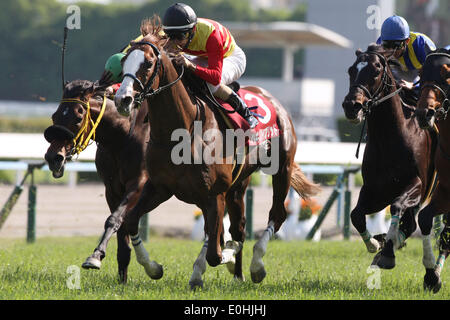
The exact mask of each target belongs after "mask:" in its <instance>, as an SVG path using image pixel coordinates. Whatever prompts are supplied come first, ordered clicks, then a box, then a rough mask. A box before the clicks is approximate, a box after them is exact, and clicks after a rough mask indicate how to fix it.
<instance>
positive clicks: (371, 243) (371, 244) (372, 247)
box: [360, 230, 380, 253]
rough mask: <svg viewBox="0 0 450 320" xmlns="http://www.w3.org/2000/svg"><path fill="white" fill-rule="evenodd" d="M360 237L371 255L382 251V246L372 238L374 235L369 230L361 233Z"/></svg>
mask: <svg viewBox="0 0 450 320" xmlns="http://www.w3.org/2000/svg"><path fill="white" fill-rule="evenodd" d="M360 235H361V238H362V239H363V241H364V244H365V245H366V248H367V251H369V252H370V253H375V252H377V251H378V250H380V244H379V243H378V241H377V240H376V239H374V238H372V235H371V234H370V233H369V231H368V230H366V231H364V232H363V233H360Z"/></svg>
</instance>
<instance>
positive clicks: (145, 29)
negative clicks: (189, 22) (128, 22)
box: [140, 14, 164, 41]
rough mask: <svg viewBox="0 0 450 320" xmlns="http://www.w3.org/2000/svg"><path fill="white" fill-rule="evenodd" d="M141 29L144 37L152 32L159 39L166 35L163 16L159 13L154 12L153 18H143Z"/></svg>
mask: <svg viewBox="0 0 450 320" xmlns="http://www.w3.org/2000/svg"><path fill="white" fill-rule="evenodd" d="M140 30H141V34H142V35H143V36H144V37H146V36H147V35H149V34H151V35H154V36H155V37H156V38H157V40H158V41H159V40H161V38H163V36H164V33H163V29H162V22H161V18H160V17H159V16H158V15H157V14H154V15H153V16H152V17H151V18H146V19H144V20H142V22H141V28H140Z"/></svg>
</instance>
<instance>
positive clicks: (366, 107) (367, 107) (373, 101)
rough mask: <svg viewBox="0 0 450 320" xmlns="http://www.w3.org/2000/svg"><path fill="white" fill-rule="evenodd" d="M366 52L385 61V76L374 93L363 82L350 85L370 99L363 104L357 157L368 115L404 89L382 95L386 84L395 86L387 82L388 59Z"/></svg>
mask: <svg viewBox="0 0 450 320" xmlns="http://www.w3.org/2000/svg"><path fill="white" fill-rule="evenodd" d="M365 53H366V54H375V55H377V56H378V57H379V58H380V59H381V60H382V61H383V62H384V63H383V64H384V69H383V76H382V78H381V83H380V85H379V86H378V88H377V89H376V90H375V92H374V93H373V94H372V93H370V91H369V89H367V87H365V86H363V85H362V84H359V83H358V84H355V85H352V86H351V87H350V88H354V87H356V88H359V89H361V90H362V91H363V92H364V94H365V95H366V96H367V97H368V100H367V101H365V102H364V104H363V105H362V110H363V116H364V122H363V126H362V129H361V135H360V137H359V141H358V146H357V148H356V154H355V156H356V158H357V159H358V157H359V148H360V146H361V142H362V137H363V135H364V129H365V127H366V121H367V116H368V115H369V114H370V113H371V111H372V108H374V107H377V106H378V105H380V104H381V103H383V102H385V101H386V100H389V99H391V98H392V97H394V96H395V95H397V94H398V93H399V92H400V91H401V90H402V89H403V88H402V87H400V88H398V89H397V90H395V91H394V92H391V93H390V94H388V95H386V96H383V97H380V96H381V95H382V94H383V92H384V89H385V88H386V86H390V87H393V86H394V85H391V84H389V83H387V81H386V80H387V79H389V78H388V76H387V66H388V63H387V61H386V57H385V56H383V55H382V54H380V53H378V52H376V51H366V52H365Z"/></svg>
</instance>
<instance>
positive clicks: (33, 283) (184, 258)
mask: <svg viewBox="0 0 450 320" xmlns="http://www.w3.org/2000/svg"><path fill="white" fill-rule="evenodd" d="M254 243H255V242H254V241H246V242H245V244H244V262H243V266H244V276H245V278H246V280H245V281H244V282H238V281H235V280H233V277H232V276H231V274H229V273H228V271H227V269H226V267H225V266H218V267H215V268H212V267H209V266H208V267H207V270H206V272H205V274H204V276H203V279H204V288H203V289H199V290H196V291H191V290H190V289H189V285H188V281H189V278H190V276H191V273H192V264H193V263H194V261H195V259H196V257H197V255H198V253H199V252H200V249H201V246H202V243H200V242H195V241H189V240H180V239H169V238H159V237H151V238H150V241H149V242H147V243H146V244H145V247H146V248H147V250H148V251H149V254H150V258H151V259H152V260H156V261H157V262H158V263H160V264H162V265H163V266H164V276H163V278H162V279H160V280H151V279H150V278H148V277H147V275H146V274H145V271H144V269H143V268H142V267H141V266H140V265H139V264H138V263H137V262H136V259H135V255H134V252H133V253H132V257H131V263H130V266H129V271H128V283H127V284H126V285H121V284H119V283H118V277H117V262H116V241H115V238H113V239H112V240H111V242H110V245H109V247H108V250H107V256H106V258H105V259H104V260H103V265H102V268H101V270H84V269H81V264H82V263H83V262H84V260H85V258H86V257H88V256H89V255H90V254H91V252H92V251H93V249H94V248H95V246H96V245H97V239H96V238H93V237H89V238H86V237H74V238H38V240H37V241H36V243H34V244H27V243H26V242H25V240H22V239H15V240H11V239H0V261H1V265H0V299H1V300H3V299H14V300H15V299H58V300H59V299H92V300H97V299H107V300H110V299H158V300H161V299H162V300H184V299H199V300H202V299H213V300H216V299H220V300H247V299H251V300H272V299H278V300H303V299H306V300H314V299H358V300H359V299H362V300H367V299H389V300H391V299H439V300H441V299H445V300H447V299H449V298H450V271H449V270H448V267H447V266H444V270H443V272H442V282H443V285H442V289H441V291H440V292H439V293H437V294H432V293H428V292H424V290H423V289H422V282H423V276H424V272H425V271H424V268H423V266H422V262H421V261H422V245H421V241H420V240H418V239H409V240H408V245H407V247H406V248H404V249H402V250H401V251H399V252H397V254H396V256H397V261H396V262H397V266H396V267H395V269H393V270H379V271H380V273H379V275H380V282H379V284H380V288H379V289H369V288H368V285H367V282H368V279H369V278H370V277H371V276H372V277H373V276H375V274H374V273H368V266H369V265H370V263H371V261H372V256H373V255H371V254H369V253H367V252H366V251H365V247H364V245H363V243H362V242H361V241H326V240H322V241H320V242H306V241H298V242H283V241H279V240H275V241H271V242H269V245H268V250H267V253H266V255H265V257H264V259H263V260H264V263H265V266H266V271H267V277H266V278H265V279H264V280H263V282H262V283H259V284H254V283H252V281H251V279H250V272H249V267H250V261H251V256H252V248H253V245H254ZM435 253H436V251H435ZM72 265H74V266H76V267H80V289H69V288H68V285H67V281H68V279H69V280H70V279H73V275H74V274H71V273H68V272H67V271H68V267H70V266H72ZM71 277H72V278H71ZM72 283H73V282H72Z"/></svg>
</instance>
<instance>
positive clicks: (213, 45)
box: [195, 33, 223, 86]
mask: <svg viewBox="0 0 450 320" xmlns="http://www.w3.org/2000/svg"><path fill="white" fill-rule="evenodd" d="M206 52H207V53H208V67H201V66H199V65H197V67H196V68H195V74H196V75H197V76H199V77H200V78H202V79H203V80H205V81H206V82H208V83H211V84H212V85H214V86H217V85H218V84H219V83H220V80H221V79H222V66H223V48H222V44H221V42H220V41H219V39H218V38H217V36H216V34H215V33H213V34H211V36H210V37H209V39H208V41H207V42H206Z"/></svg>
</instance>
